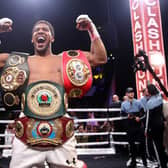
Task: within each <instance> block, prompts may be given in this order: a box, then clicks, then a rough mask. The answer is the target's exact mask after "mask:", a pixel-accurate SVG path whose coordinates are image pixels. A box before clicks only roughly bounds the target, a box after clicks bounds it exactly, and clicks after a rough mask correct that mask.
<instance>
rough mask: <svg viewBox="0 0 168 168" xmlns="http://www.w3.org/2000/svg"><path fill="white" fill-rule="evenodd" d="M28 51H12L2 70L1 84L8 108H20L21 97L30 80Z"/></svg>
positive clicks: (4, 101) (4, 100)
mask: <svg viewBox="0 0 168 168" xmlns="http://www.w3.org/2000/svg"><path fill="white" fill-rule="evenodd" d="M28 55H29V54H27V53H19V52H12V53H11V54H10V55H9V57H8V59H7V61H6V64H5V66H4V68H3V69H2V72H1V78H0V85H1V90H2V97H3V103H4V105H5V107H6V108H8V109H10V108H11V109H14V108H15V107H16V108H17V107H19V108H20V102H21V101H20V97H21V93H22V92H23V91H24V89H25V86H26V85H27V82H28V77H29V68H28V64H27V57H28Z"/></svg>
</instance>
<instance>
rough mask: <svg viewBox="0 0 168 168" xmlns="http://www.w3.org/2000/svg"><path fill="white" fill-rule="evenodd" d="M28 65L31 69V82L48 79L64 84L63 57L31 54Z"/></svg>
mask: <svg viewBox="0 0 168 168" xmlns="http://www.w3.org/2000/svg"><path fill="white" fill-rule="evenodd" d="M28 65H29V69H30V76H29V82H28V83H29V84H30V83H32V82H36V81H41V80H48V81H52V82H56V83H58V84H60V85H63V80H62V72H61V68H62V67H61V66H62V59H61V57H59V56H58V57H57V56H49V57H39V56H38V57H37V56H32V57H31V56H30V57H29V59H28Z"/></svg>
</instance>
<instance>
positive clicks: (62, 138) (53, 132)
mask: <svg viewBox="0 0 168 168" xmlns="http://www.w3.org/2000/svg"><path fill="white" fill-rule="evenodd" d="M73 134H74V122H73V119H71V118H67V117H61V118H57V119H53V120H49V121H48V120H47V121H45V120H36V119H33V118H28V117H22V118H19V119H17V120H16V121H15V135H16V137H17V138H19V139H20V140H21V141H22V142H23V143H25V144H27V145H30V146H32V147H56V146H59V145H62V144H63V143H65V142H66V141H67V140H68V139H69V138H71V137H72V136H73Z"/></svg>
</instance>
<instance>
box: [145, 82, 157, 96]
mask: <svg viewBox="0 0 168 168" xmlns="http://www.w3.org/2000/svg"><path fill="white" fill-rule="evenodd" d="M147 89H148V93H149V94H150V95H152V96H153V95H156V94H158V93H159V90H158V88H157V87H156V86H155V85H154V84H148V85H147Z"/></svg>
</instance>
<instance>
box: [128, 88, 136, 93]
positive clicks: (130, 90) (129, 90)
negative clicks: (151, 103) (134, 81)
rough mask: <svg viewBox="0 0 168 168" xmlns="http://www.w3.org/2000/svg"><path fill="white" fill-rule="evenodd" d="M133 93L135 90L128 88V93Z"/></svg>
mask: <svg viewBox="0 0 168 168" xmlns="http://www.w3.org/2000/svg"><path fill="white" fill-rule="evenodd" d="M131 92H134V89H133V88H132V87H128V88H127V89H126V93H131Z"/></svg>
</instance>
